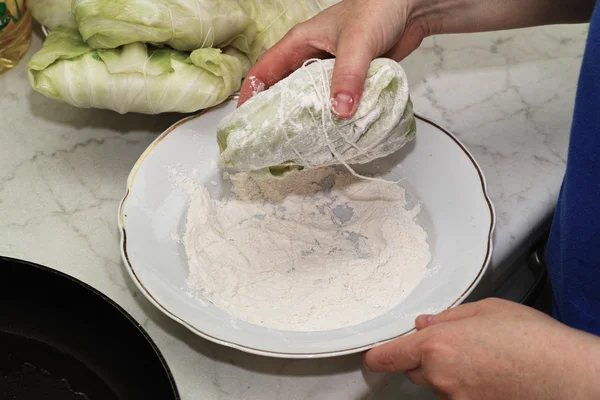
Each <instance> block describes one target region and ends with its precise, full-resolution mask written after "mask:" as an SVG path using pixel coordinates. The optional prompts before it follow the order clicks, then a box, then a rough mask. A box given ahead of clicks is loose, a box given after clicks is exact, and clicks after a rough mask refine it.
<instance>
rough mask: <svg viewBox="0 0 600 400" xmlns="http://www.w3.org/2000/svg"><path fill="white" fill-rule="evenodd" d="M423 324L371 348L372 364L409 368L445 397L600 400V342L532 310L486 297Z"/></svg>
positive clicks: (368, 359) (368, 361)
mask: <svg viewBox="0 0 600 400" xmlns="http://www.w3.org/2000/svg"><path fill="white" fill-rule="evenodd" d="M416 327H417V332H415V333H413V334H410V335H407V336H404V337H401V338H398V339H396V340H394V341H391V342H388V343H386V344H384V345H381V346H379V347H377V348H374V349H372V350H369V351H368V352H367V353H365V356H364V363H365V365H366V366H367V368H369V369H370V370H372V371H375V372H397V371H403V372H405V374H406V376H407V377H408V379H409V380H410V381H411V382H413V383H414V384H416V385H419V386H424V387H430V388H432V389H433V391H434V392H435V393H436V394H437V395H438V397H439V398H441V399H461V400H462V399H464V400H469V399H477V400H495V399H498V400H500V399H502V400H505V399H567V398H568V399H590V398H600V384H599V383H598V382H597V376H598V373H600V362H599V361H598V359H599V358H598V356H599V355H600V343H599V342H600V340H599V339H598V338H596V337H594V336H592V335H588V334H586V333H583V332H579V331H576V330H574V329H571V328H568V327H567V326H565V325H562V324H560V323H559V322H557V321H555V320H554V319H552V318H550V317H549V316H547V315H545V314H543V313H541V312H539V311H536V310H534V309H532V308H529V307H525V306H522V305H519V304H517V303H512V302H509V301H505V300H498V299H487V300H483V301H479V302H476V303H470V304H464V305H461V306H459V307H456V308H454V309H450V310H448V311H444V312H442V313H440V314H438V315H435V316H419V317H418V318H417V320H416ZM594 376H595V378H594Z"/></svg>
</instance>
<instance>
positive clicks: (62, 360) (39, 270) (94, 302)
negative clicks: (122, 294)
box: [0, 257, 179, 400]
mask: <svg viewBox="0 0 600 400" xmlns="http://www.w3.org/2000/svg"><path fill="white" fill-rule="evenodd" d="M0 399H1V400H4V399H16V400H55V399H56V400H71V399H74V400H96V399H98V400H136V399H144V400H148V399H157V400H171V399H179V394H178V392H177V388H176V386H175V383H174V380H173V376H172V375H171V371H170V370H169V368H168V366H167V365H166V363H165V360H164V359H163V357H162V355H161V354H160V352H159V350H158V348H157V347H156V345H155V344H154V343H153V342H152V340H151V339H150V337H149V336H148V335H147V334H146V332H145V331H144V330H143V329H142V327H141V326H140V325H139V324H137V323H136V322H135V320H134V319H133V318H132V317H131V316H129V314H127V313H126V312H125V311H124V310H123V309H122V308H121V307H119V306H118V305H117V304H115V303H114V302H113V301H111V300H110V299H109V298H107V297H106V296H104V295H103V294H101V293H100V292H98V291H97V290H95V289H93V288H92V287H90V286H88V285H86V284H84V283H83V282H81V281H78V280H76V279H74V278H72V277H69V276H68V275H65V274H63V273H60V272H57V271H54V270H52V269H49V268H46V267H42V266H40V265H36V264H32V263H29V262H25V261H19V260H14V259H10V258H5V257H0Z"/></svg>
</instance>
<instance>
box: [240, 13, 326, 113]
mask: <svg viewBox="0 0 600 400" xmlns="http://www.w3.org/2000/svg"><path fill="white" fill-rule="evenodd" d="M306 29H307V28H305V27H304V26H300V25H297V26H296V27H294V28H293V29H292V30H290V31H289V32H288V33H287V34H286V35H285V36H284V37H283V38H282V39H281V40H280V41H279V42H278V43H277V44H275V46H273V47H272V48H271V49H269V50H268V51H267V52H266V53H265V54H264V55H263V56H262V57H261V58H260V59H259V60H258V61H257V62H256V64H254V66H253V67H252V68H250V70H249V71H248V73H247V74H246V79H244V83H243V84H242V88H241V89H240V96H239V99H238V107H239V106H241V105H242V104H243V103H244V102H245V101H247V100H248V99H249V98H250V97H252V96H253V95H254V94H256V93H257V92H259V91H261V90H265V89H268V88H269V87H270V86H272V85H274V84H275V83H277V82H278V81H280V80H281V79H283V78H285V77H286V76H288V75H289V74H291V73H292V72H293V71H295V70H296V69H298V68H300V66H302V64H303V63H304V61H306V60H308V59H310V58H322V57H325V56H327V55H328V53H327V52H326V51H324V50H323V49H322V48H321V47H325V46H317V45H315V43H323V44H325V43H327V40H325V39H322V38H320V39H317V35H321V36H323V37H324V36H325V35H329V33H328V31H323V32H320V33H318V34H317V33H313V34H311V35H312V36H313V37H311V38H308V37H307V36H306V34H305V33H304V31H305V30H306Z"/></svg>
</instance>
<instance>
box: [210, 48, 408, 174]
mask: <svg viewBox="0 0 600 400" xmlns="http://www.w3.org/2000/svg"><path fill="white" fill-rule="evenodd" d="M334 63H335V60H333V59H330V60H315V61H314V62H312V63H310V64H308V65H305V66H304V67H302V68H300V69H298V70H297V71H295V72H294V73H293V74H291V75H290V76H288V77H287V78H285V79H283V80H281V81H280V82H278V83H277V84H275V85H274V86H273V87H271V88H270V89H268V90H266V91H263V92H261V93H258V94H257V95H255V96H254V97H252V98H251V99H250V100H248V101H247V102H245V103H244V104H243V105H242V106H241V107H239V108H238V109H237V110H236V111H234V112H233V113H232V114H230V115H228V116H227V117H225V118H224V119H223V121H221V123H220V125H219V127H218V129H217V141H218V143H219V147H220V150H221V155H220V158H219V163H220V165H221V166H223V167H231V168H234V169H237V170H240V171H252V170H261V169H264V168H272V169H271V171H272V172H273V171H274V170H282V169H285V168H289V167H308V168H314V167H321V166H326V165H334V164H346V165H347V164H362V163H367V162H370V161H372V160H374V159H376V158H380V157H384V156H387V155H389V154H391V153H393V152H395V151H396V150H398V149H400V148H401V147H402V146H404V144H406V143H407V142H408V141H409V140H411V139H412V138H413V137H414V135H415V130H416V123H415V118H414V114H413V109H412V102H411V100H410V96H409V92H408V84H407V78H406V74H405V72H404V70H403V69H402V67H401V66H400V65H399V64H398V63H397V62H395V61H393V60H390V59H385V58H379V59H376V60H374V61H372V62H371V65H370V67H369V70H368V75H367V78H366V81H365V90H364V93H363V95H362V98H361V100H360V104H359V106H358V110H357V112H356V114H355V115H354V116H353V117H352V118H351V119H349V120H344V119H340V118H337V117H335V116H334V115H333V114H332V109H331V102H330V92H329V91H330V86H331V76H332V72H333V66H334Z"/></svg>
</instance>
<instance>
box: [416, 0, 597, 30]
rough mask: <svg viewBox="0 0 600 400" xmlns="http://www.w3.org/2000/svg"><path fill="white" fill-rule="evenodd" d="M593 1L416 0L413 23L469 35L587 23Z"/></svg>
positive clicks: (592, 7)
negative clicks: (539, 26) (551, 25)
mask: <svg viewBox="0 0 600 400" xmlns="http://www.w3.org/2000/svg"><path fill="white" fill-rule="evenodd" d="M595 3H596V1H595V0H521V1H519V0H455V1H435V0H416V1H415V2H414V6H413V12H412V15H413V18H414V20H415V21H416V23H425V24H431V25H432V27H433V31H432V32H428V34H441V33H469V32H486V31H496V30H502V29H515V28H526V27H530V26H538V25H550V24H564V23H580V22H587V21H589V19H590V17H591V15H592V11H593V9H594V4H595Z"/></svg>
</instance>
